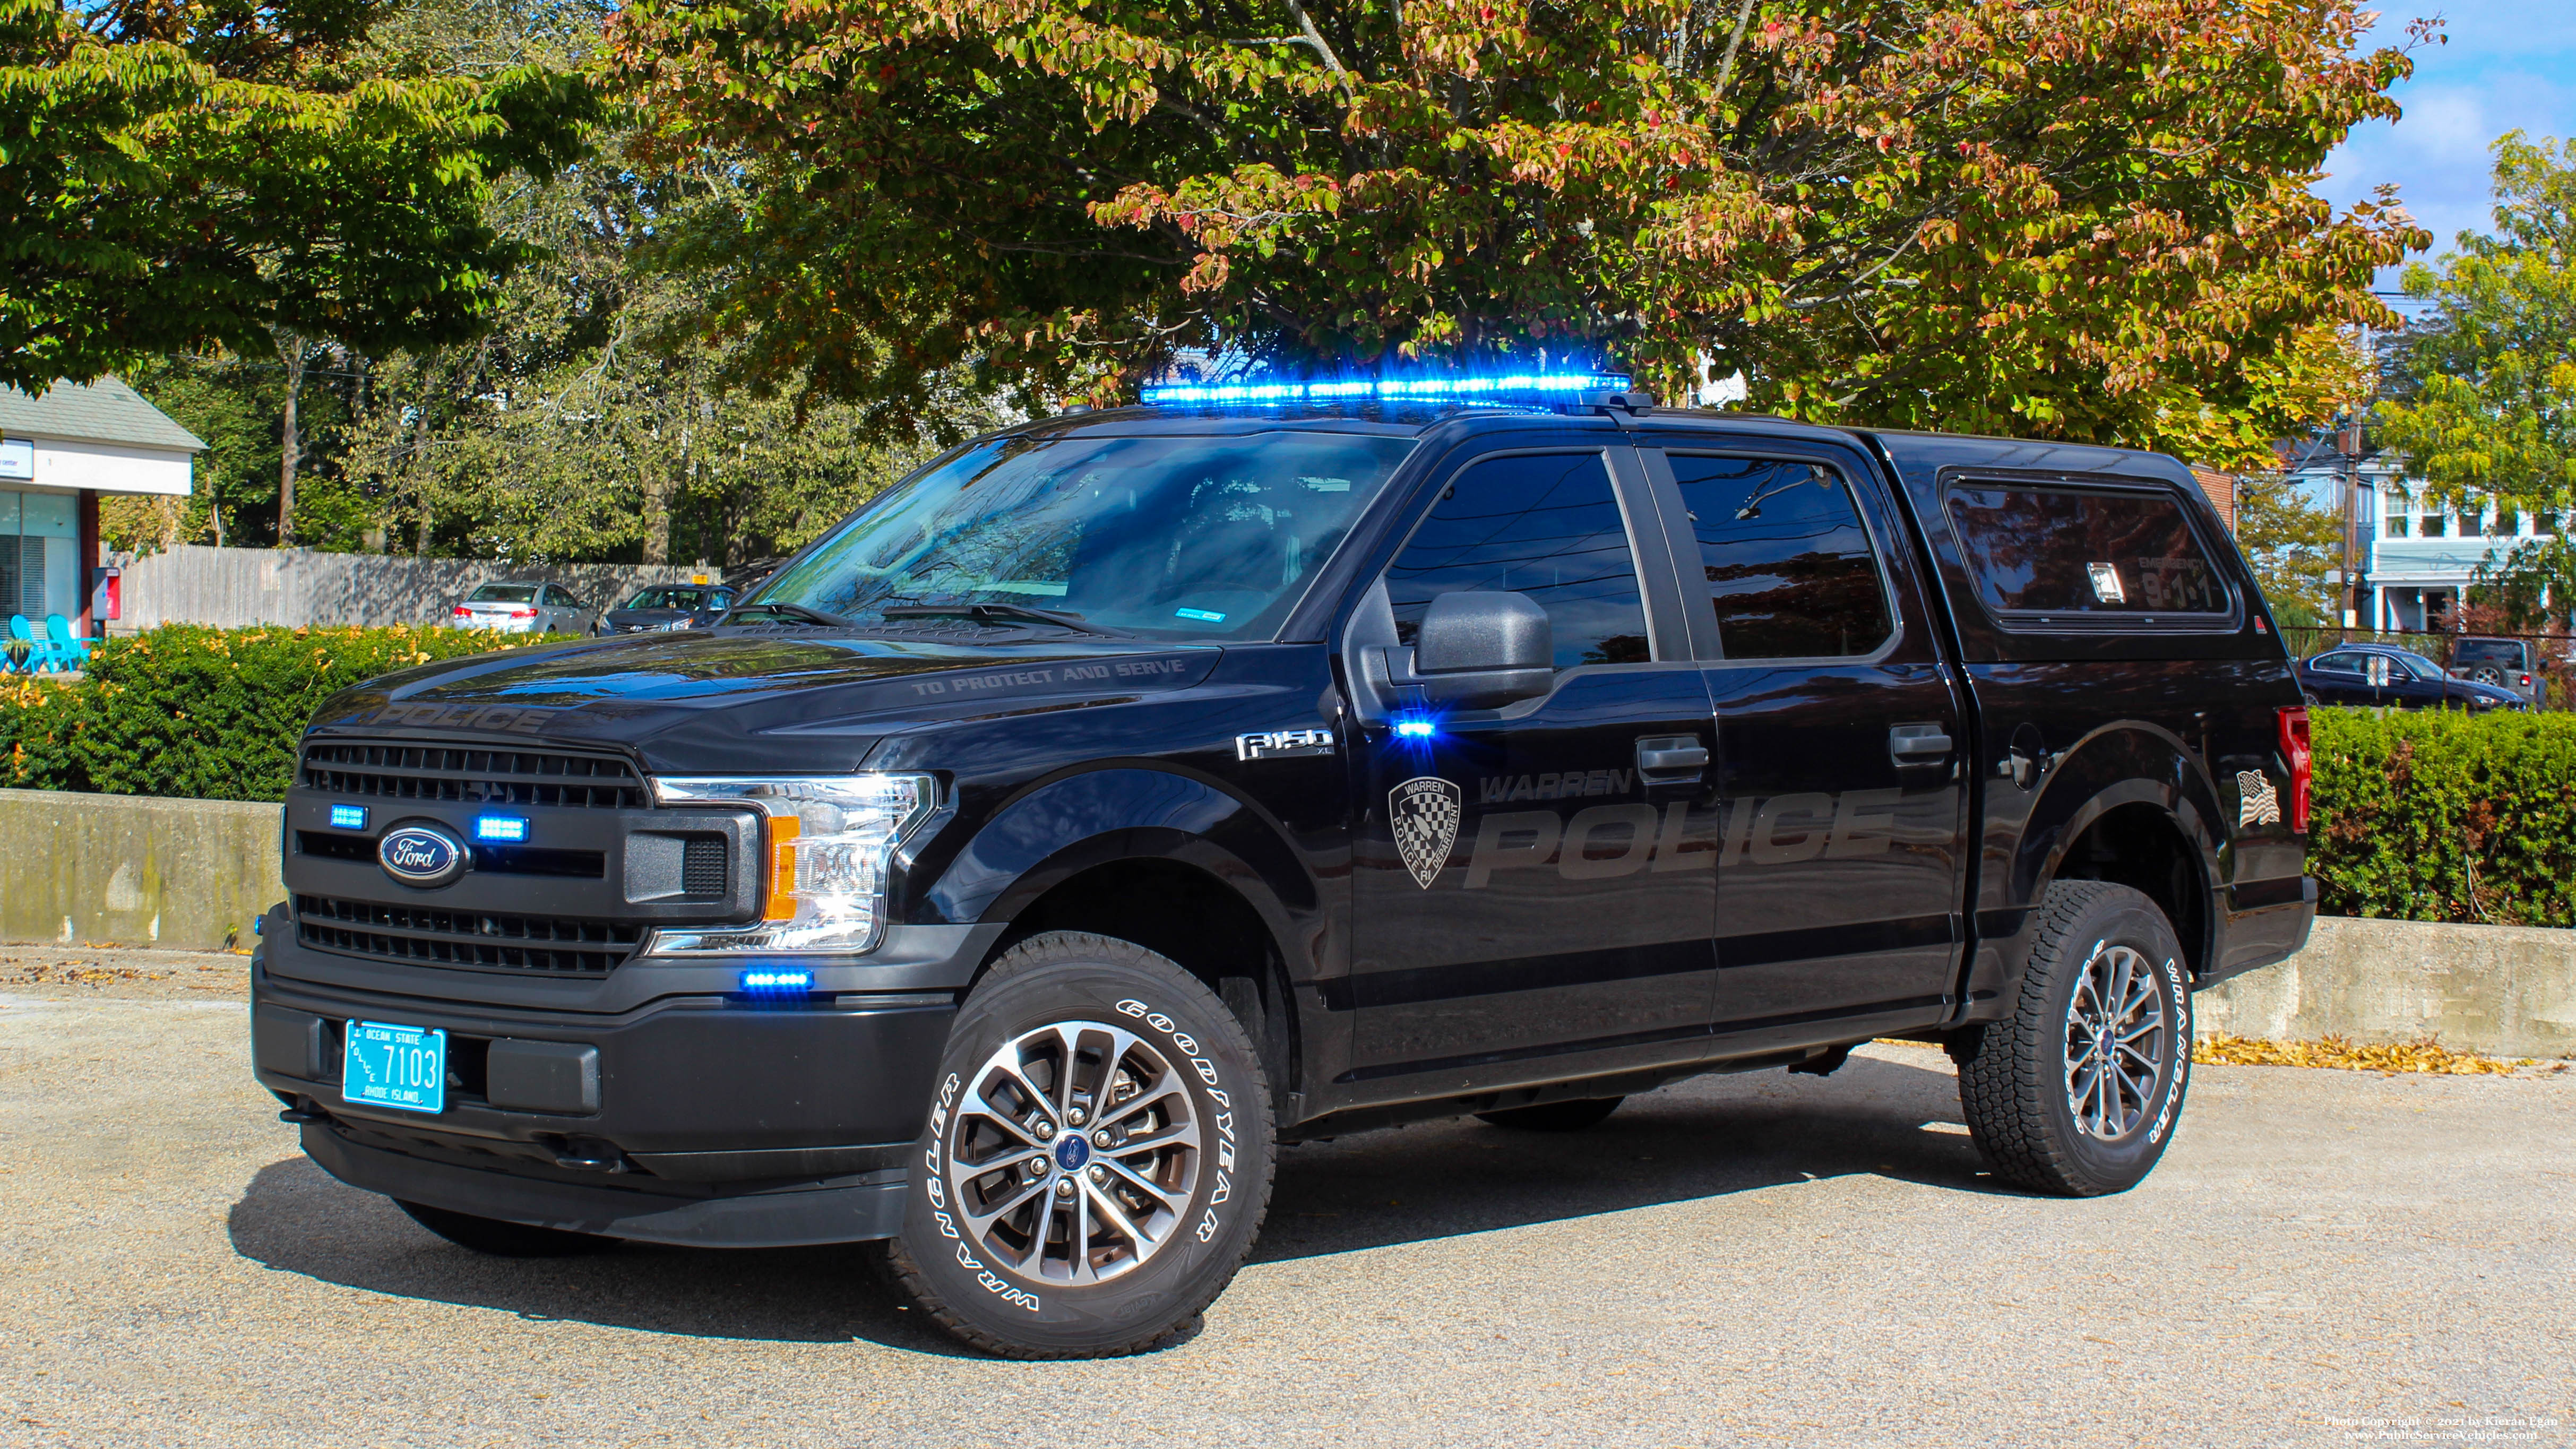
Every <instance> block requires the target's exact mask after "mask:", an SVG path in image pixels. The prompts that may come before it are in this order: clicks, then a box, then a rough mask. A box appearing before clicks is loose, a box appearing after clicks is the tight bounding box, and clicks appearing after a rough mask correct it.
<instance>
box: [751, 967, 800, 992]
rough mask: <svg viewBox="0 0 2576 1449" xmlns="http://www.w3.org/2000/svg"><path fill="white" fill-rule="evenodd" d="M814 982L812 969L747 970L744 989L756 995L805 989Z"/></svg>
mask: <svg viewBox="0 0 2576 1449" xmlns="http://www.w3.org/2000/svg"><path fill="white" fill-rule="evenodd" d="M813 984H814V973H813V972H811V971H745V972H744V973H742V989H743V990H745V991H748V992H751V993H753V994H755V995H771V994H775V993H779V992H789V991H803V990H804V989H805V988H807V987H809V986H812V985H813Z"/></svg>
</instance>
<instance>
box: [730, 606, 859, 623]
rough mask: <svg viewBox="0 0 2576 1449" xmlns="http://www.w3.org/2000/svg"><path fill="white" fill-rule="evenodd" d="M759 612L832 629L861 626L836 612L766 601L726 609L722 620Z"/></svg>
mask: <svg viewBox="0 0 2576 1449" xmlns="http://www.w3.org/2000/svg"><path fill="white" fill-rule="evenodd" d="M759 613H770V614H785V615H787V616H788V617H789V618H791V619H802V620H804V621H805V622H806V623H808V624H822V625H825V626H827V627H829V628H834V629H856V628H861V627H863V626H862V625H861V624H860V623H859V621H858V620H856V619H844V618H842V617H841V616H840V615H838V614H826V613H824V612H823V611H822V610H820V609H809V608H806V607H805V606H804V605H803V604H779V603H770V602H766V601H764V602H761V603H757V604H743V605H740V606H738V607H736V608H734V609H732V610H730V611H728V612H727V613H726V614H725V616H724V621H725V622H726V623H728V624H730V623H732V622H733V621H734V618H735V616H736V615H740V614H759Z"/></svg>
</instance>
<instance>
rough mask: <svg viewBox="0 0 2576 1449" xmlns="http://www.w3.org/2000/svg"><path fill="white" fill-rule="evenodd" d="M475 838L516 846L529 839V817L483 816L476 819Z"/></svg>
mask: <svg viewBox="0 0 2576 1449" xmlns="http://www.w3.org/2000/svg"><path fill="white" fill-rule="evenodd" d="M474 838H475V839H477V840H491V841H498V842H501V843H503V844H507V845H516V844H518V843H519V842H521V841H524V840H526V839H527V838H528V817H526V816H524V815H482V816H477V817H475V821H474Z"/></svg>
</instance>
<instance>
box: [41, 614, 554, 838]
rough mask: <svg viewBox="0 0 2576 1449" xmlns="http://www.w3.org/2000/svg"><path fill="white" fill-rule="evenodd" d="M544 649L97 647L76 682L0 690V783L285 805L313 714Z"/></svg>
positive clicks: (200, 632)
mask: <svg viewBox="0 0 2576 1449" xmlns="http://www.w3.org/2000/svg"><path fill="white" fill-rule="evenodd" d="M540 642H545V638H544V636H526V635H502V634H495V633H490V632H487V631H482V630H460V629H427V628H418V629H416V628H393V629H354V628H351V629H286V628H273V629H208V628H203V627H200V626H197V625H193V624H169V625H164V626H163V627H161V628H158V629H154V630H152V631H151V632H149V633H146V634H137V635H134V636H132V637H130V638H120V639H110V640H108V641H106V642H105V643H102V644H99V645H97V646H95V647H94V648H93V649H92V650H91V652H90V657H89V665H88V668H87V669H86V670H85V671H84V673H85V674H86V676H87V677H86V678H84V679H80V680H71V681H66V680H59V679H54V678H50V677H48V676H45V675H11V676H8V678H7V679H6V681H5V682H0V751H5V758H6V765H7V768H6V770H5V771H0V784H5V785H11V786H15V787H18V788H21V789H29V790H96V791H102V792H104V793H107V794H111V795H176V796H183V797H193V798H196V799H200V800H283V799H285V798H286V785H287V780H288V778H289V777H290V776H291V775H292V773H293V771H294V767H295V742H296V739H297V737H298V736H299V735H301V734H302V733H303V731H304V722H305V721H306V720H308V719H310V718H312V716H313V711H314V710H316V709H318V708H320V707H321V704H322V701H324V700H326V699H328V698H330V697H331V696H332V695H334V694H336V693H338V692H339V691H341V690H343V689H346V688H348V687H349V686H350V685H353V684H356V683H359V682H360V681H362V680H367V679H372V678H374V677H375V676H377V675H379V674H385V673H389V672H391V671H393V670H396V669H403V668H407V667H409V666H411V665H414V664H427V663H429V662H430V661H432V660H434V659H449V658H454V657H456V656H458V655H464V654H486V653H490V652H491V651H492V650H494V649H502V648H512V647H525V646H526V645H529V644H534V643H540Z"/></svg>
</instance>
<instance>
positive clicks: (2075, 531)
mask: <svg viewBox="0 0 2576 1449" xmlns="http://www.w3.org/2000/svg"><path fill="white" fill-rule="evenodd" d="M1950 521H1951V523H1952V524H1953V525H1954V526H1955V527H1956V528H1957V529H1958V533H1959V546H1960V549H1961V551H1962V553H1964V554H1965V555H1966V558H1967V562H1968V569H1969V571H1970V572H1971V573H1972V574H1974V575H1975V577H1976V581H1977V589H1978V592H1979V594H1980V595H1981V596H1982V597H1983V598H1984V599H1985V601H1986V604H1987V606H1988V607H1990V608H1992V609H1994V610H1996V611H1997V612H1998V613H2036V614H2080V615H2091V616H2095V617H2102V616H2110V617H2119V616H2123V615H2130V616H2134V615H2145V614H2218V613H2224V612H2226V610H2227V606H2228V601H2227V590H2226V586H2225V585H2224V584H2223V583H2221V582H2220V580H2219V574H2218V569H2217V567H2216V566H2215V565H2213V564H2212V563H2211V562H2210V559H2209V555H2208V553H2207V552H2206V551H2205V550H2203V549H2202V547H2201V545H2200V540H2199V539H2198V538H2197V537H2195V536H2194V535H2193V533H2192V530H2191V524H2190V522H2189V521H2188V520H2187V519H2185V518H2184V516H2183V511H2182V503H2181V500H2180V499H2178V498H2176V497H2174V496H2173V495H2172V494H2169V493H2149V492H2143V491H2141V492H2125V491H2123V492H2116V493H2114V492H2108V491H2104V492H2095V491H2091V490H2085V489H2074V488H2048V487H2032V486H2029V485H2022V484H2001V483H1966V484H1962V485H1959V486H1956V487H1953V488H1952V489H1951V490H1950Z"/></svg>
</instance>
